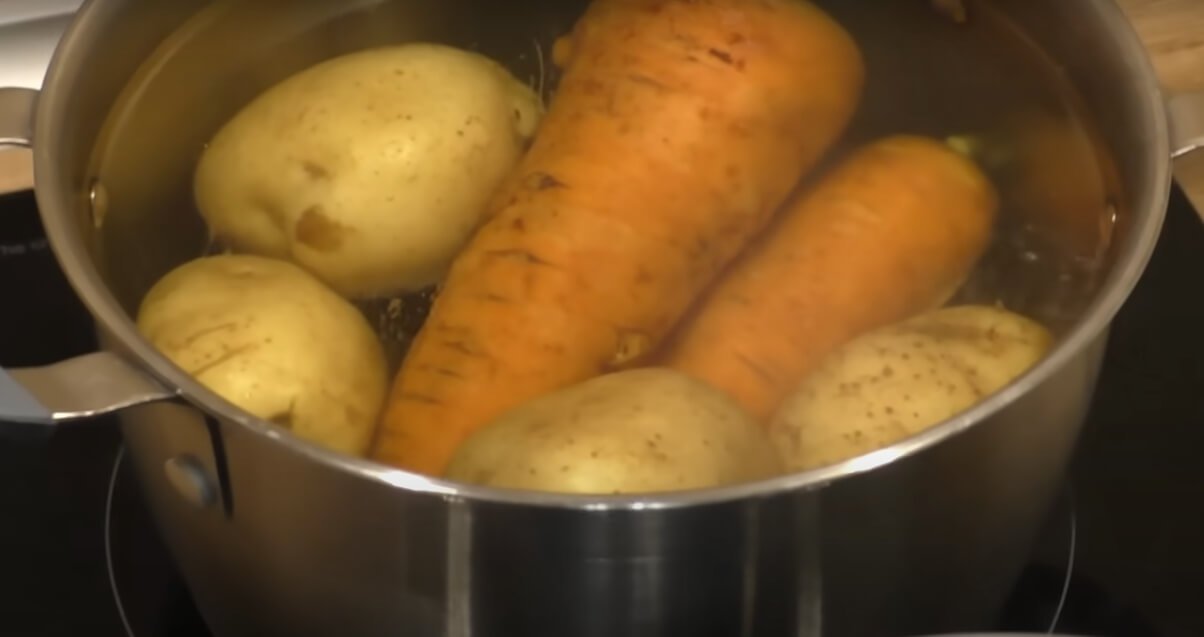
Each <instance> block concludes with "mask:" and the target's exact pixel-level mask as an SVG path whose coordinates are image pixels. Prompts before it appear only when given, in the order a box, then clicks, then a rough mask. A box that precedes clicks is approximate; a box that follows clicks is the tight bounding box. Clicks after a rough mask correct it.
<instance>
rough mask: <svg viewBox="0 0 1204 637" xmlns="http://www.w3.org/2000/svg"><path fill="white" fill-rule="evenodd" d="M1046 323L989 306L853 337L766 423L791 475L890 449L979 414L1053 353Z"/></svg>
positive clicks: (965, 308)
mask: <svg viewBox="0 0 1204 637" xmlns="http://www.w3.org/2000/svg"><path fill="white" fill-rule="evenodd" d="M1052 343H1053V338H1052V336H1051V335H1050V333H1049V332H1048V331H1047V330H1046V329H1045V328H1044V327H1042V326H1041V325H1039V324H1037V323H1035V322H1033V321H1032V320H1030V319H1028V318H1025V317H1023V316H1020V315H1018V314H1015V313H1012V312H1008V311H1006V310H1002V309H999V308H994V307H988V306H962V307H953V308H945V309H941V310H936V311H933V312H929V313H927V314H923V315H921V316H918V317H916V318H914V319H911V320H909V321H904V322H902V323H899V324H897V325H893V326H889V327H886V328H883V329H880V330H877V331H874V332H870V333H868V334H865V335H863V336H861V337H860V338H857V339H855V340H853V341H851V342H850V343H848V344H847V345H845V346H844V347H842V348H841V349H840V350H838V351H837V352H836V353H834V354H833V355H832V356H831V357H829V358H828V359H827V360H825V362H824V364H823V365H822V366H821V367H820V369H819V370H817V371H816V372H815V373H814V374H813V375H811V376H810V377H809V378H808V379H807V380H805V381H804V382H803V383H802V385H801V386H800V387H799V388H798V389H797V390H796V391H795V392H793V394H792V395H791V397H790V398H789V399H787V401H786V402H785V403H784V404H783V405H782V407H781V408H780V409H779V411H778V413H777V414H776V415H775V416H774V418H773V420H772V422H771V424H770V430H769V431H770V437H771V439H772V440H773V443H774V445H775V446H776V447H777V449H778V451H779V453H780V454H781V455H782V457H783V458H784V460H785V462H786V465H787V469H788V470H791V471H803V470H807V469H813V468H816V467H821V466H826V465H831V464H834V463H837V462H841V461H843V460H848V459H850V458H854V457H857V456H859V455H862V454H865V453H868V452H871V451H875V450H877V449H880V448H883V447H887V446H890V445H892V444H894V443H896V442H898V441H900V440H903V439H904V438H907V437H909V436H912V435H914V434H916V433H919V432H921V431H923V430H925V429H928V428H930V427H932V426H934V425H937V424H939V423H941V422H943V421H945V420H947V419H948V418H951V417H953V416H955V415H957V414H959V413H961V412H963V411H965V410H967V409H969V408H970V407H972V406H974V405H975V404H977V403H978V402H980V401H981V400H983V399H984V398H986V397H987V396H989V395H991V394H993V393H995V392H996V391H998V390H1000V389H1002V388H1003V387H1004V386H1006V385H1008V384H1009V383H1011V382H1012V381H1013V380H1015V379H1016V378H1017V377H1018V376H1020V375H1021V374H1023V373H1024V372H1026V371H1028V369H1029V368H1030V367H1032V366H1033V365H1034V364H1035V363H1036V362H1037V361H1039V360H1040V359H1041V358H1042V357H1043V356H1044V355H1045V354H1046V353H1047V352H1048V351H1049V349H1050V347H1051V345H1052Z"/></svg>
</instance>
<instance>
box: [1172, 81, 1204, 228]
mask: <svg viewBox="0 0 1204 637" xmlns="http://www.w3.org/2000/svg"><path fill="white" fill-rule="evenodd" d="M1167 113H1168V115H1169V117H1170V125H1171V148H1172V152H1171V157H1172V158H1174V160H1175V178H1176V181H1177V182H1178V183H1179V187H1180V188H1181V189H1182V190H1183V192H1184V193H1185V194H1186V195H1187V198H1188V200H1189V201H1191V204H1192V206H1194V207H1195V209H1196V212H1198V213H1199V214H1200V215H1201V217H1204V152H1197V151H1201V150H1202V149H1204V91H1200V92H1192V93H1181V94H1178V95H1174V96H1172V97H1171V98H1170V99H1169V100H1167Z"/></svg>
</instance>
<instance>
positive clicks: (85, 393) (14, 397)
mask: <svg viewBox="0 0 1204 637" xmlns="http://www.w3.org/2000/svg"><path fill="white" fill-rule="evenodd" d="M178 395H179V394H178V393H176V392H174V391H171V390H169V389H167V388H165V387H164V386H163V385H162V384H160V383H159V382H157V381H155V380H153V379H151V378H150V377H149V376H148V375H147V374H146V373H144V372H143V371H142V370H140V369H138V368H137V367H135V366H133V365H131V364H130V363H129V362H127V361H126V360H125V359H124V358H122V357H120V356H118V355H116V354H113V353H110V352H96V353H93V354H85V355H84V356H80V357H77V358H72V359H68V360H65V361H63V362H60V363H55V364H53V365H47V366H44V367H27V368H20V369H11V370H7V371H6V370H4V369H3V368H0V421H11V422H19V423H30V424H39V425H55V424H59V423H63V422H71V421H76V420H83V419H87V418H95V417H97V416H103V415H106V414H111V413H113V412H116V411H120V410H122V409H125V408H127V407H134V406H137V405H144V404H147V403H152V402H159V401H164V400H171V399H174V398H176V397H177V396H178Z"/></svg>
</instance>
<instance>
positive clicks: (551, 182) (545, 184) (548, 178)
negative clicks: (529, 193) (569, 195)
mask: <svg viewBox="0 0 1204 637" xmlns="http://www.w3.org/2000/svg"><path fill="white" fill-rule="evenodd" d="M528 183H529V184H530V185H531V189H532V190H552V189H554V188H565V187H566V184H565V183H564V182H563V181H560V180H559V179H557V178H556V177H554V176H552V175H549V174H548V173H534V174H532V175H531V176H530V177H529V178H528Z"/></svg>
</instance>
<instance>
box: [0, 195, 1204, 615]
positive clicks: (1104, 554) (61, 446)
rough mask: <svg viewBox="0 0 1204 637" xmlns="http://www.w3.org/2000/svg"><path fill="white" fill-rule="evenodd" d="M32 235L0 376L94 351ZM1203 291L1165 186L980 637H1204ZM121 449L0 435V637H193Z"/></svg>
mask: <svg viewBox="0 0 1204 637" xmlns="http://www.w3.org/2000/svg"><path fill="white" fill-rule="evenodd" d="M39 233H40V226H39V225H38V223H37V219H36V207H35V205H34V203H33V198H32V196H30V195H28V194H19V195H15V196H7V197H0V364H3V365H8V366H23V365H35V364H42V363H47V362H51V361H53V360H56V359H59V358H63V357H67V356H71V355H75V354H80V353H84V352H87V351H89V350H90V349H91V348H92V347H93V346H94V343H93V340H92V337H91V324H90V322H89V320H88V319H87V317H86V313H85V312H84V310H83V308H82V307H80V306H79V303H78V302H77V301H75V300H74V297H73V296H72V295H71V293H70V291H69V290H68V288H67V285H66V283H65V282H64V281H63V279H62V275H61V274H60V273H59V272H58V269H57V267H56V266H55V265H54V261H53V258H52V257H51V255H50V253H49V252H48V251H47V250H46V249H45V245H44V243H43V242H40V241H39V240H38V235H39ZM14 246H23V247H14ZM1202 279H1204V225H1202V224H1201V223H1200V220H1199V219H1198V218H1197V217H1196V216H1195V214H1194V212H1193V211H1192V210H1191V208H1190V207H1189V206H1188V204H1187V202H1186V200H1185V199H1184V197H1183V196H1182V194H1181V193H1179V192H1178V191H1176V192H1175V194H1174V198H1173V200H1172V204H1171V210H1170V214H1169V218H1168V220H1167V225H1166V229H1165V231H1164V232H1163V236H1162V239H1161V242H1160V245H1159V247H1158V251H1157V253H1156V255H1155V256H1154V260H1153V262H1152V263H1151V265H1150V268H1149V270H1148V272H1147V274H1146V276H1145V278H1144V279H1143V281H1142V282H1141V284H1140V286H1139V287H1138V289H1137V290H1136V292H1135V293H1134V294H1133V297H1132V299H1131V300H1130V301H1129V303H1128V305H1127V306H1126V307H1125V308H1124V310H1122V311H1121V313H1120V315H1119V316H1118V317H1117V319H1116V322H1115V327H1114V330H1113V336H1112V341H1111V344H1110V348H1109V352H1108V358H1107V361H1106V364H1105V367H1104V371H1103V375H1102V378H1101V380H1100V386H1099V390H1098V395H1097V397H1096V400H1095V405H1094V408H1093V410H1092V413H1091V416H1090V418H1089V421H1088V425H1087V428H1086V431H1085V433H1084V436H1083V440H1082V443H1081V446H1080V450H1079V453H1078V454H1077V456H1076V458H1075V462H1074V466H1073V471H1072V478H1071V480H1070V482H1069V484H1068V485H1067V488H1066V497H1065V498H1064V502H1063V506H1062V507H1060V509H1059V510H1058V512H1057V513H1055V515H1053V516H1052V518H1051V520H1050V522H1049V528H1048V530H1047V532H1046V533H1045V534H1044V536H1043V540H1042V542H1041V543H1040V546H1038V548H1037V551H1036V553H1035V555H1034V557H1033V561H1032V562H1031V564H1030V565H1029V567H1028V568H1027V570H1026V571H1025V574H1024V576H1023V577H1022V579H1021V581H1020V583H1019V584H1018V586H1017V587H1016V590H1015V592H1014V594H1013V596H1012V599H1011V601H1010V602H1009V604H1008V607H1007V610H1006V612H1005V613H1004V615H1003V617H1002V618H1001V619H1000V625H999V626H997V627H995V628H997V629H1001V630H1016V631H1021V630H1024V631H1036V632H1045V631H1047V630H1049V629H1050V622H1051V619H1052V618H1053V617H1055V616H1057V617H1059V621H1058V626H1057V629H1058V631H1059V632H1066V633H1074V634H1080V635H1096V636H1101V637H1112V636H1116V637H1187V636H1198V635H1204V604H1202V603H1201V601H1200V600H1201V599H1204V513H1201V512H1200V510H1199V509H1200V508H1204V498H1202V497H1200V496H1201V495H1204V463H1201V462H1198V458H1199V455H1200V453H1201V451H1200V450H1202V449H1204V283H1199V282H1197V281H1201V280H1202ZM120 445H121V440H120V436H119V434H118V433H117V431H116V430H115V429H114V427H113V426H112V425H111V423H110V424H108V425H101V426H97V425H95V424H94V425H91V426H73V427H69V428H63V429H59V430H56V431H50V430H45V429H38V428H34V427H23V428H13V427H12V426H7V425H6V426H0V550H2V551H3V554H2V556H0V634H2V635H20V636H28V637H43V636H46V637H49V636H54V637H58V636H60V635H61V636H68V635H70V636H76V635H90V636H92V637H109V636H115V637H124V636H125V635H127V634H133V635H135V636H137V637H166V636H170V637H194V636H196V637H200V636H204V635H208V633H207V632H206V631H205V629H204V626H203V623H202V622H201V620H200V618H199V616H198V615H197V613H196V610H195V609H194V608H193V606H192V604H191V601H190V599H189V595H188V592H187V590H186V589H185V588H184V586H183V585H182V583H181V582H180V580H179V578H178V575H177V574H176V573H175V571H174V568H173V566H172V564H171V560H170V559H169V558H168V557H167V554H166V551H165V550H164V548H163V546H162V544H161V542H160V540H159V538H158V536H157V534H156V532H155V530H154V527H153V524H152V523H151V522H150V520H149V518H148V517H147V513H146V511H145V509H144V508H143V505H142V502H141V499H140V495H139V493H138V490H137V485H136V484H134V482H133V480H132V476H131V475H130V473H129V472H128V471H127V470H123V467H128V465H126V464H123V463H118V462H117V460H118V458H119V456H120V453H121V451H120ZM106 512H108V513H110V515H108V516H107V518H108V520H110V521H111V523H110V524H106ZM1072 539H1073V542H1074V551H1073V568H1072V569H1070V578H1069V580H1068V579H1067V572H1068V566H1069V562H1071V555H1072V552H1071V550H1070V549H1071V540H1072ZM107 547H108V549H107ZM110 549H111V550H110ZM1067 582H1069V585H1068V586H1067ZM114 589H116V590H117V591H118V594H117V596H115V595H114ZM1064 591H1066V592H1067V595H1066V600H1065V604H1061V603H1060V602H1061V600H1062V598H1063V592H1064ZM116 597H120V605H119V604H118V602H117V601H116ZM119 606H120V610H119ZM127 626H128V628H127Z"/></svg>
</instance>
